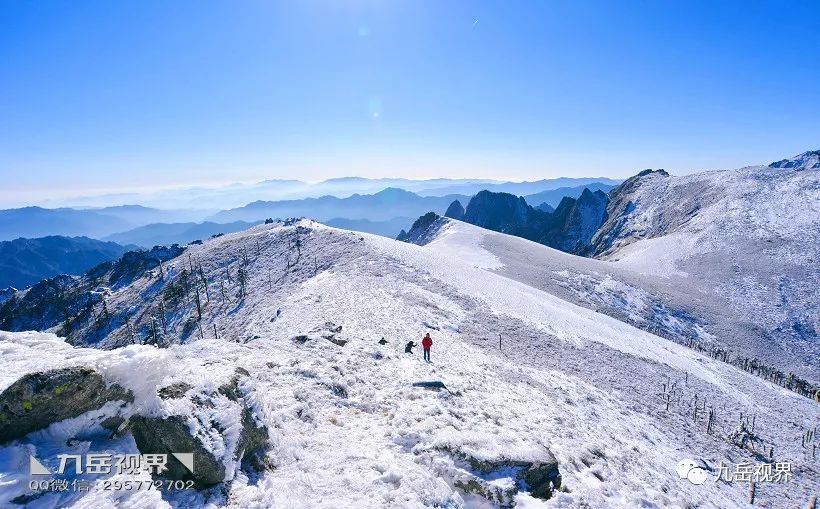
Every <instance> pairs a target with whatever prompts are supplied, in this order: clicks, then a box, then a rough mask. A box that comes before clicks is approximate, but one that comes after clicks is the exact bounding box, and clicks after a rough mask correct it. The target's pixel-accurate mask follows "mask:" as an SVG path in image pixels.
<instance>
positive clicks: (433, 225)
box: [396, 212, 448, 246]
mask: <svg viewBox="0 0 820 509" xmlns="http://www.w3.org/2000/svg"><path fill="white" fill-rule="evenodd" d="M447 221H448V219H447V218H443V217H440V216H439V215H438V214H436V213H435V212H428V213H426V214H424V215H423V216H421V217H420V218H418V219H416V221H415V222H414V223H413V226H412V227H411V228H410V231H409V232H404V230H402V232H401V233H399V236H398V237H396V240H400V241H402V242H409V243H410V244H418V245H420V246H423V245H425V244H427V243H428V242H430V241H432V240H433V239H434V238H435V235H436V233H437V232H438V231H439V229H441V227H442V226H444V225H445V224H447Z"/></svg>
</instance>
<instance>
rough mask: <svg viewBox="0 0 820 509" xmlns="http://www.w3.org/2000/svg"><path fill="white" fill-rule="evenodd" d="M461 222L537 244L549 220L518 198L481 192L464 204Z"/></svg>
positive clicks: (544, 214)
mask: <svg viewBox="0 0 820 509" xmlns="http://www.w3.org/2000/svg"><path fill="white" fill-rule="evenodd" d="M464 221H465V222H467V223H470V224H474V225H476V226H481V227H482V228H487V229H488V230H493V231H497V232H501V233H507V234H510V235H515V236H517V237H523V238H525V239H529V240H534V241H536V242H539V241H540V239H541V238H542V237H543V235H544V232H546V231H547V230H548V228H549V222H550V219H549V214H547V213H545V212H542V211H540V210H536V209H534V208H532V207H530V206H529V205H527V202H526V201H525V200H524V198H521V197H520V196H515V195H512V194H508V193H493V192H490V191H481V192H480V193H478V194H477V195H475V196H473V198H472V199H471V200H470V203H468V204H467V210H466V211H465V213H464Z"/></svg>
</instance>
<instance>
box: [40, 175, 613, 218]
mask: <svg viewBox="0 0 820 509" xmlns="http://www.w3.org/2000/svg"><path fill="white" fill-rule="evenodd" d="M596 182H598V183H604V184H609V185H613V186H614V185H617V184H618V183H619V182H620V181H619V180H613V179H608V178H586V177H585V178H556V179H542V180H537V181H533V182H507V181H501V180H490V179H446V178H442V179H427V180H411V179H399V178H379V179H370V178H362V177H343V178H335V179H329V180H324V181H322V182H316V183H307V182H301V181H298V180H265V181H262V182H257V183H252V184H243V183H235V184H230V185H224V186H218V187H190V188H179V189H166V190H162V191H154V192H140V193H117V194H108V195H99V196H87V197H78V198H75V199H71V200H67V201H66V200H63V201H60V202H50V203H46V204H44V205H47V206H51V207H54V206H60V207H74V208H88V207H110V206H112V205H123V204H139V205H142V206H145V207H153V208H158V209H190V210H201V209H210V210H212V211H215V210H220V209H232V208H238V207H241V206H244V205H247V204H248V203H251V202H254V201H282V200H299V199H302V198H320V197H322V196H336V197H338V198H347V197H349V196H352V195H354V194H375V193H378V192H379V191H382V190H384V189H387V188H398V189H403V190H405V191H410V192H413V193H416V194H418V195H419V196H446V195H450V194H459V195H467V196H472V195H474V194H476V193H477V192H479V191H481V190H485V189H486V190H489V191H496V192H506V193H513V194H517V195H521V196H523V195H528V194H535V193H539V192H541V191H549V190H552V189H557V188H559V187H577V186H583V185H589V184H593V183H596ZM203 217H204V216H203ZM195 220H197V219H194V218H187V219H183V218H176V219H175V221H176V222H186V221H195ZM199 220H201V218H200V219H199ZM148 222H168V221H167V220H161V221H159V220H153V221H148ZM143 224H147V223H143Z"/></svg>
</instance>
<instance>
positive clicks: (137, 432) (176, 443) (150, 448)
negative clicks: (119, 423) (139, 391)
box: [131, 415, 225, 488]
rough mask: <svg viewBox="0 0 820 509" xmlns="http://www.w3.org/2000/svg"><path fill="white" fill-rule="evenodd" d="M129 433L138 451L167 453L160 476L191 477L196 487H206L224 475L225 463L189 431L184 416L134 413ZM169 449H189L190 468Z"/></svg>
mask: <svg viewBox="0 0 820 509" xmlns="http://www.w3.org/2000/svg"><path fill="white" fill-rule="evenodd" d="M131 434H132V435H133V436H134V442H136V444H137V449H139V451H140V453H141V454H167V455H168V463H167V465H166V466H167V468H168V469H167V470H166V471H165V472H163V473H162V474H160V475H159V476H160V477H164V478H167V479H175V480H193V481H194V483H195V484H196V486H197V487H198V488H207V487H208V486H213V485H214V484H219V483H221V482H222V481H223V480H224V479H225V465H223V464H222V463H221V462H220V461H219V460H218V459H217V458H215V457H214V455H213V454H211V452H210V451H208V450H207V449H206V448H205V447H204V446H203V445H202V442H201V441H200V440H199V439H198V438H196V437H194V436H192V435H191V432H190V431H189V429H188V419H187V417H185V416H182V415H172V416H170V417H166V418H149V417H142V416H135V417H132V418H131ZM172 453H193V457H194V469H193V472H192V471H190V470H188V468H187V467H186V466H185V465H183V464H182V463H181V462H180V461H179V459H178V458H176V457H175V456H174V455H173V454H172Z"/></svg>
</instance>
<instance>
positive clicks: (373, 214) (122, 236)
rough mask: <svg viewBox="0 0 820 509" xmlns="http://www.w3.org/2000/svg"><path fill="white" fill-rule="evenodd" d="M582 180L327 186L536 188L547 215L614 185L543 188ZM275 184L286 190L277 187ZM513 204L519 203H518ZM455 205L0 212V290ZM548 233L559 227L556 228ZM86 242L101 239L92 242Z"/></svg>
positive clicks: (355, 202)
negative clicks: (272, 229)
mask: <svg viewBox="0 0 820 509" xmlns="http://www.w3.org/2000/svg"><path fill="white" fill-rule="evenodd" d="M582 180H589V179H556V180H552V181H546V180H544V181H539V182H525V183H484V182H483V181H452V180H446V179H442V180H431V181H400V180H395V179H378V180H371V179H357V178H353V179H336V180H331V181H327V182H326V183H325V184H327V185H332V186H333V187H334V188H335V189H342V190H347V189H359V188H362V187H363V186H365V187H366V186H370V185H383V184H385V183H403V184H405V185H408V186H411V187H413V186H415V187H425V188H426V189H427V191H428V192H434V193H435V192H438V191H441V190H443V189H448V188H454V186H456V187H458V188H459V189H462V190H472V189H476V188H480V187H482V186H483V187H490V188H492V189H507V188H515V189H519V190H520V191H522V192H523V191H527V190H532V189H542V190H541V191H540V192H538V193H537V194H532V195H527V197H526V200H527V202H529V203H531V204H533V205H538V206H539V207H541V209H539V210H536V209H532V207H529V208H530V209H532V210H533V212H532V214H535V215H536V216H537V217H541V216H538V214H546V213H545V212H543V210H542V209H543V208H548V207H552V206H557V207H558V208H559V209H561V207H560V205H559V204H560V203H561V199H562V198H567V197H570V199H572V198H576V197H578V196H579V195H581V194H582V192H584V189H586V188H587V186H588V187H589V188H591V189H596V190H598V189H604V190H607V189H609V188H611V187H612V186H611V184H608V183H605V182H592V183H590V184H588V185H583V186H576V187H560V188H557V189H548V190H544V189H543V188H544V187H549V186H552V185H557V184H563V183H567V182H576V181H582ZM269 184H270V185H274V184H273V183H269ZM279 184H281V185H285V183H281V182H280V183H279ZM279 184H276V185H279ZM287 185H291V186H295V185H296V183H295V181H290V182H288V183H287ZM470 186H476V187H470ZM479 194H481V193H479ZM482 196H483V195H482ZM510 196H512V195H510ZM516 199H520V200H521V201H523V199H521V198H517V197H516ZM454 202H458V203H459V206H461V202H464V203H471V197H470V196H468V195H460V194H445V195H443V196H437V195H430V196H422V195H420V194H417V193H414V192H410V191H407V190H404V189H398V188H387V189H382V190H379V191H378V192H376V193H374V194H367V195H361V194H354V195H352V196H348V197H344V198H340V197H336V196H323V197H320V198H304V199H299V200H280V201H257V202H254V203H250V204H248V205H245V206H243V207H239V208H235V209H230V210H224V211H219V212H216V213H214V214H212V215H210V217H209V218H208V219H209V220H207V221H204V222H203V221H202V220H203V219H205V216H206V215H208V214H209V213H208V212H206V211H203V210H183V209H176V210H165V209H155V208H150V207H145V206H142V205H122V206H111V207H102V208H94V209H70V208H59V209H44V208H41V207H25V208H20V209H10V210H2V211H0V241H2V240H11V239H18V240H15V241H13V242H9V243H7V244H6V246H7V248H6V249H5V250H3V251H0V267H2V269H0V276H2V277H0V288H2V287H3V286H6V285H12V286H18V287H19V286H28V285H30V284H32V283H34V282H37V281H39V280H40V279H43V278H45V277H50V276H54V275H57V274H79V273H82V272H83V271H84V270H87V269H88V268H90V267H91V266H93V265H95V264H97V263H100V262H102V261H106V260H110V259H113V258H116V257H117V256H119V255H120V254H122V253H123V252H124V250H125V248H123V247H122V246H124V245H130V246H131V247H133V248H136V247H137V246H138V247H140V248H146V249H150V248H152V247H153V246H158V245H165V246H168V245H172V244H180V245H185V244H188V243H190V242H193V241H195V240H205V239H207V238H208V237H211V236H212V235H216V234H219V233H232V232H237V231H241V230H245V229H247V228H249V227H251V226H253V225H255V224H259V223H261V222H263V221H264V220H265V219H267V218H287V217H300V216H305V217H310V218H313V219H316V220H319V221H323V222H325V223H327V224H328V225H330V226H336V227H339V228H344V229H350V230H355V231H362V232H367V233H374V234H377V235H382V236H386V237H391V238H394V237H396V236H397V235H398V234H399V233H400V232H401V231H402V230H404V229H409V228H410V226H411V225H412V223H413V219H412V218H414V217H418V216H419V215H422V214H424V213H427V212H430V211H432V212H434V213H436V214H439V215H440V214H444V213H445V211H446V210H447V209H448V207H449V206H450V205H451V204H452V203H454ZM565 208H566V207H565ZM473 210H478V208H477V206H474V207H473ZM561 210H562V211H563V210H564V209H561ZM567 210H569V209H567ZM561 214H563V212H561V213H560V214H558V215H555V216H551V217H554V218H558V217H559V216H561ZM451 215H452V214H451ZM552 229H553V230H557V229H559V228H558V227H557V226H554V227H552ZM69 237H82V238H81V239H71V238H69ZM89 237H93V238H98V239H100V240H102V241H105V242H98V241H94V240H92V239H91V238H89ZM555 238H556V239H557V238H558V237H557V236H555ZM551 242H552V241H551ZM555 242H558V241H557V240H555ZM548 245H552V244H548ZM562 245H563V244H562Z"/></svg>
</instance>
